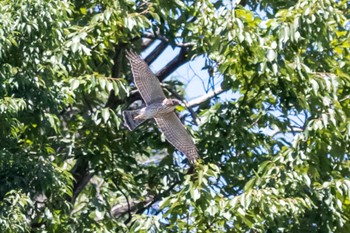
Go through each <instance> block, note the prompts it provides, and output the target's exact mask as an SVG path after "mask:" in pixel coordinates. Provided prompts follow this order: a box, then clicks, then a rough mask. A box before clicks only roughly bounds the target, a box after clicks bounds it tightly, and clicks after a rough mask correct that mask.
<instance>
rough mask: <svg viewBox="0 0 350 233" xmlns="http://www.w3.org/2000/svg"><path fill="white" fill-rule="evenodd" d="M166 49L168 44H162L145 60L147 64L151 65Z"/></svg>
mask: <svg viewBox="0 0 350 233" xmlns="http://www.w3.org/2000/svg"><path fill="white" fill-rule="evenodd" d="M166 47H168V44H167V43H166V42H164V41H162V42H160V44H159V45H158V46H157V47H156V48H155V49H154V50H153V51H152V52H151V53H150V54H149V55H148V56H147V57H146V58H145V62H146V63H147V64H151V63H152V62H153V61H154V60H156V59H157V57H158V56H159V55H160V54H161V53H162V52H163V51H164V50H165V48H166Z"/></svg>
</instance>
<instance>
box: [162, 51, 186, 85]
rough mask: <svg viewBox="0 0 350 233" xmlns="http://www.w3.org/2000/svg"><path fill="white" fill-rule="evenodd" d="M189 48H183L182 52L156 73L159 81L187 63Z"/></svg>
mask: <svg viewBox="0 0 350 233" xmlns="http://www.w3.org/2000/svg"><path fill="white" fill-rule="evenodd" d="M187 50H188V49H187V48H181V50H180V53H179V54H178V55H177V56H176V57H175V58H174V59H173V60H171V61H170V62H169V63H168V64H166V65H165V66H164V67H163V68H162V69H161V70H159V71H158V72H157V73H156V76H157V77H158V79H159V81H161V82H162V81H163V80H164V79H165V78H166V77H168V76H169V75H170V74H171V73H173V72H174V71H175V70H176V69H177V68H179V67H180V66H182V65H183V64H184V63H186V62H187V61H188V60H187V57H186V55H187V52H188V51H187Z"/></svg>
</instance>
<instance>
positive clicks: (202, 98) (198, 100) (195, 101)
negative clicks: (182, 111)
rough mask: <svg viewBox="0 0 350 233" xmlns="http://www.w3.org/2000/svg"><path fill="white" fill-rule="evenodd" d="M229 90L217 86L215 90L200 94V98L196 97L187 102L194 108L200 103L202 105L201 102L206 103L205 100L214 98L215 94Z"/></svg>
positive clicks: (188, 105) (189, 106)
mask: <svg viewBox="0 0 350 233" xmlns="http://www.w3.org/2000/svg"><path fill="white" fill-rule="evenodd" d="M225 91H227V90H224V89H222V87H221V86H220V87H217V88H215V89H214V90H213V91H210V92H208V93H207V94H205V95H203V96H200V97H198V98H195V99H193V100H190V101H188V102H187V107H188V108H193V107H196V106H198V105H200V104H201V103H204V102H205V101H207V100H209V99H211V98H213V97H214V96H217V95H219V94H221V93H223V92H225Z"/></svg>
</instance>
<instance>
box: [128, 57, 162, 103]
mask: <svg viewBox="0 0 350 233" xmlns="http://www.w3.org/2000/svg"><path fill="white" fill-rule="evenodd" d="M126 58H127V59H128V60H129V62H130V65H131V71H132V74H133V76H134V82H135V85H136V87H137V89H138V90H139V92H140V94H141V97H142V99H143V100H144V101H145V103H146V104H147V105H149V104H151V103H155V102H161V101H162V100H163V99H165V98H166V97H165V95H164V92H163V90H162V88H161V86H160V83H159V80H158V78H157V77H156V76H155V75H154V74H153V72H152V71H151V70H150V68H149V67H148V65H147V63H146V62H145V61H144V60H142V59H141V58H140V56H139V55H138V54H137V53H135V52H134V51H132V50H129V51H128V50H127V51H126Z"/></svg>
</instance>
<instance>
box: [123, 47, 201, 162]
mask: <svg viewBox="0 0 350 233" xmlns="http://www.w3.org/2000/svg"><path fill="white" fill-rule="evenodd" d="M126 58H127V59H128V60H129V63H130V65H131V71H132V74H133V76H134V83H135V85H136V87H137V89H138V91H139V92H140V94H141V97H142V99H143V100H144V102H145V104H146V107H144V108H141V109H137V110H129V111H124V112H123V118H124V123H125V125H126V127H127V128H128V129H129V130H134V129H135V128H136V127H138V126H139V125H140V124H141V123H143V122H144V121H145V120H147V119H152V118H154V119H155V121H156V123H157V125H158V127H159V129H160V131H161V132H162V133H163V134H164V135H165V138H166V139H167V140H168V142H170V143H171V144H172V145H173V146H174V147H175V148H176V149H178V150H179V151H181V152H182V153H183V154H185V155H186V157H187V158H188V160H189V161H190V163H192V164H193V163H194V162H195V161H196V160H197V159H198V158H199V155H198V150H197V148H196V146H195V144H194V143H193V140H192V137H191V136H190V134H189V133H188V132H187V130H186V128H185V126H184V125H183V124H182V123H181V121H180V119H179V117H178V116H177V115H176V114H175V112H174V110H175V107H176V105H179V104H180V101H179V100H177V99H168V98H166V96H165V95H164V92H163V90H162V88H161V86H160V83H159V80H158V78H157V77H156V76H155V75H154V74H153V72H152V71H151V70H150V68H149V67H148V65H147V63H146V62H145V61H144V60H142V59H141V58H140V56H139V55H138V54H137V53H135V52H134V51H132V50H129V51H126Z"/></svg>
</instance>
